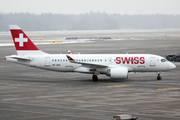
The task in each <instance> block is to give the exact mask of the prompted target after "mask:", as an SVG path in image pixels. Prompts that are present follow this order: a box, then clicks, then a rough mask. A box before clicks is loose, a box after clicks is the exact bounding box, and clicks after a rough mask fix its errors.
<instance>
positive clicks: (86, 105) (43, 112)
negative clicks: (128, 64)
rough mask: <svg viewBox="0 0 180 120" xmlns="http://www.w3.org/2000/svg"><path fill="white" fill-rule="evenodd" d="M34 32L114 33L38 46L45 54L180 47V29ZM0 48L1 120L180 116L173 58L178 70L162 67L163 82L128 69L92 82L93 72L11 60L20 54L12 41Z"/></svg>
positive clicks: (159, 51) (163, 119)
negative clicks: (125, 75) (126, 73)
mask: <svg viewBox="0 0 180 120" xmlns="http://www.w3.org/2000/svg"><path fill="white" fill-rule="evenodd" d="M82 32H83V31H82ZM36 33H38V32H28V34H29V37H30V38H31V39H32V40H35V41H36V42H38V41H37V40H39V39H41V38H44V39H45V40H44V42H46V40H47V41H48V40H52V39H53V40H62V39H63V38H64V37H76V36H81V37H86V36H88V37H89V36H105V37H107V36H108V37H112V39H109V40H103V39H102V40H84V41H83V40H80V41H78V42H76V43H71V42H69V44H61V43H60V44H42V45H41V44H38V45H37V47H38V48H39V49H41V50H42V51H44V52H47V53H62V54H68V52H67V51H68V50H71V51H72V52H73V53H74V54H77V53H78V52H79V53H80V54H85V53H86V54H121V53H128V54H131V53H133V54H136V53H137V54H141V53H142V54H156V55H161V56H163V57H165V56H166V54H170V53H179V51H180V44H179V43H180V37H179V36H177V35H176V34H179V33H180V30H179V29H168V30H152V31H150V30H133V31H131V30H130V31H123V30H120V31H85V32H84V33H82V34H81V32H80V31H78V32H75V31H73V32H72V33H73V34H71V32H69V31H64V32H60V33H58V32H57V31H56V32H51V33H48V32H44V33H43V32H41V34H40V35H38V36H35V34H36ZM46 33H48V35H46ZM1 34H3V33H0V35H1ZM44 36H46V38H45V37H44ZM54 36H55V37H54ZM10 39H11V36H10V33H7V34H5V35H3V36H0V42H1V43H6V41H7V43H8V42H9V43H10V42H11V40H10ZM82 41H83V42H82ZM1 43H0V44H1ZM0 51H1V52H0V53H1V54H0V120H40V119H43V120H111V118H112V117H113V116H114V115H118V114H132V115H133V116H134V117H138V120H168V119H169V120H179V118H180V77H179V73H180V64H179V63H175V64H176V67H177V68H176V69H174V70H171V71H168V72H163V73H162V74H161V77H162V80H160V81H158V80H156V77H157V74H156V73H130V74H129V76H128V79H126V80H125V79H119V80H117V79H116V80H114V79H110V78H109V77H107V76H104V75H99V76H98V77H99V81H98V82H93V81H92V79H91V77H92V75H89V74H81V73H63V72H62V73H61V72H54V71H46V70H41V69H37V68H33V67H28V66H23V65H19V64H15V63H10V62H7V61H5V60H4V56H8V55H15V54H16V51H15V48H14V46H13V45H11V46H1V47H0Z"/></svg>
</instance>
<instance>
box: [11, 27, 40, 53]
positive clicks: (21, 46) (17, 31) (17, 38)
mask: <svg viewBox="0 0 180 120" xmlns="http://www.w3.org/2000/svg"><path fill="white" fill-rule="evenodd" d="M9 28H10V31H11V35H12V38H13V41H14V44H15V47H16V50H17V51H18V50H39V49H38V48H37V47H36V46H35V45H34V43H33V42H32V41H31V40H30V39H29V37H28V36H27V35H26V34H25V33H24V32H23V31H22V29H21V28H20V27H19V26H17V25H10V26H9Z"/></svg>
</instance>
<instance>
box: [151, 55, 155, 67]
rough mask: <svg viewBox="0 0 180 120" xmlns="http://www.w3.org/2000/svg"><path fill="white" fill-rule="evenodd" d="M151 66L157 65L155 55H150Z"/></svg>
mask: <svg viewBox="0 0 180 120" xmlns="http://www.w3.org/2000/svg"><path fill="white" fill-rule="evenodd" d="M150 66H151V67H154V66H156V62H155V57H150Z"/></svg>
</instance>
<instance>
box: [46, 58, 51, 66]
mask: <svg viewBox="0 0 180 120" xmlns="http://www.w3.org/2000/svg"><path fill="white" fill-rule="evenodd" d="M49 66H50V58H49V57H45V67H49Z"/></svg>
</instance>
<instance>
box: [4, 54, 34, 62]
mask: <svg viewBox="0 0 180 120" xmlns="http://www.w3.org/2000/svg"><path fill="white" fill-rule="evenodd" d="M6 57H7V58H13V59H17V60H25V61H31V60H32V59H31V58H27V57H20V56H18V55H11V56H6Z"/></svg>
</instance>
